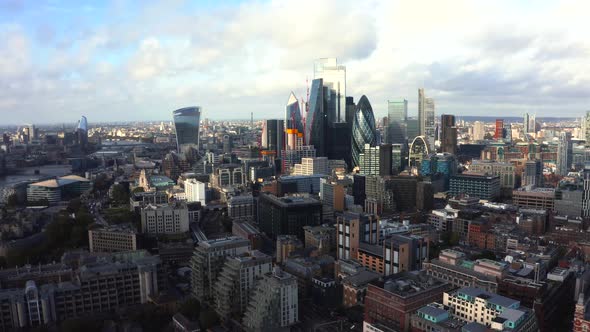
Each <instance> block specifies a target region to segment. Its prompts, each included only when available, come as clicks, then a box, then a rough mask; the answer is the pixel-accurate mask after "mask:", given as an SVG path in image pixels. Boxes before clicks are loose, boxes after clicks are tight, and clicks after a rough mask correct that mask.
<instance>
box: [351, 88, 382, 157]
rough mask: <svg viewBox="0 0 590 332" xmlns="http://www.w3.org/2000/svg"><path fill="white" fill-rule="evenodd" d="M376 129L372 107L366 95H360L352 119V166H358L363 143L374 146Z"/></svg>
mask: <svg viewBox="0 0 590 332" xmlns="http://www.w3.org/2000/svg"><path fill="white" fill-rule="evenodd" d="M376 136H377V129H376V127H375V116H374V115H373V108H371V103H369V99H367V96H364V95H363V96H362V97H361V99H360V100H359V102H358V104H357V105H356V111H355V114H354V120H353V123H352V142H351V143H352V163H353V166H354V167H356V166H359V165H360V160H359V156H360V154H361V153H363V150H364V147H365V144H370V145H371V146H374V145H375V143H376V141H377V139H376Z"/></svg>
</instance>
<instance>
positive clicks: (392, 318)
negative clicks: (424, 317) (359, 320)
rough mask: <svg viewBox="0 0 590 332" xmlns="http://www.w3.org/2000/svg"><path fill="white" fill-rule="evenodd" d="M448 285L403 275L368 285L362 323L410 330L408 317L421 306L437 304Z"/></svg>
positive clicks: (416, 275) (413, 274) (417, 274)
mask: <svg viewBox="0 0 590 332" xmlns="http://www.w3.org/2000/svg"><path fill="white" fill-rule="evenodd" d="M449 288H450V287H449V284H448V283H446V282H442V281H439V280H436V279H434V278H432V277H429V276H426V275H424V273H423V272H419V271H415V272H404V273H399V274H395V275H391V276H388V277H385V278H380V279H378V280H375V281H372V282H371V283H369V286H368V288H367V295H366V296H365V316H364V317H365V321H366V322H368V323H370V324H383V325H385V326H388V327H390V328H392V329H395V330H396V331H406V332H407V331H410V316H411V314H412V313H413V312H415V311H416V310H418V309H419V308H420V307H422V306H424V305H426V304H428V303H430V302H434V301H440V300H442V298H443V293H444V292H445V291H447V290H449Z"/></svg>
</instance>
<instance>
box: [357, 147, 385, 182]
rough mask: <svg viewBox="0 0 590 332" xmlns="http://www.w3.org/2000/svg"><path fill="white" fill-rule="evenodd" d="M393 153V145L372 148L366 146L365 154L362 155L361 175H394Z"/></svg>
mask: <svg viewBox="0 0 590 332" xmlns="http://www.w3.org/2000/svg"><path fill="white" fill-rule="evenodd" d="M392 151H393V148H392V146H391V144H381V145H379V146H371V145H369V144H365V149H364V151H363V153H361V154H360V158H359V159H360V165H359V167H360V169H361V170H360V174H363V175H381V176H386V175H392V169H393V166H392V162H393V158H392Z"/></svg>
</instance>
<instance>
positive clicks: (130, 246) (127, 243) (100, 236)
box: [88, 224, 137, 252]
mask: <svg viewBox="0 0 590 332" xmlns="http://www.w3.org/2000/svg"><path fill="white" fill-rule="evenodd" d="M88 245H89V247H90V251H91V252H116V251H132V250H137V231H136V230H135V228H134V227H133V226H132V225H129V224H122V225H112V226H108V227H104V228H98V229H90V230H88Z"/></svg>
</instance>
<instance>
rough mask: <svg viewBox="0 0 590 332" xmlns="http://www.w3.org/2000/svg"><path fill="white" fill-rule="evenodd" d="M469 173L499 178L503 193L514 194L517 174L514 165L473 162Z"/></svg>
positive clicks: (497, 162) (494, 162)
mask: <svg viewBox="0 0 590 332" xmlns="http://www.w3.org/2000/svg"><path fill="white" fill-rule="evenodd" d="M469 171H471V172H474V173H480V174H490V175H495V176H499V177H500V188H501V189H502V191H503V192H504V191H510V192H512V190H513V189H514V185H515V177H516V173H515V167H514V164H512V163H509V162H499V161H491V160H473V161H472V163H471V165H470V166H469Z"/></svg>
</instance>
